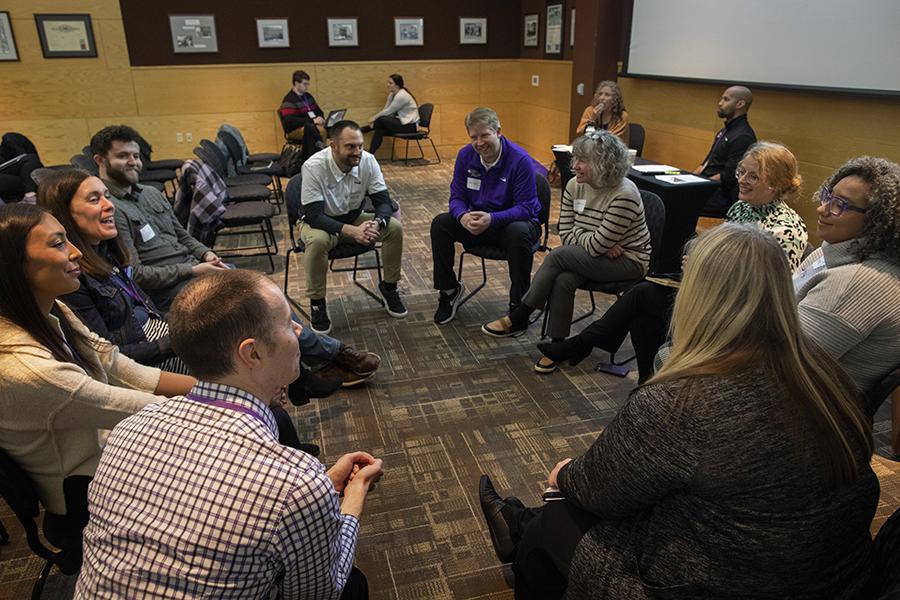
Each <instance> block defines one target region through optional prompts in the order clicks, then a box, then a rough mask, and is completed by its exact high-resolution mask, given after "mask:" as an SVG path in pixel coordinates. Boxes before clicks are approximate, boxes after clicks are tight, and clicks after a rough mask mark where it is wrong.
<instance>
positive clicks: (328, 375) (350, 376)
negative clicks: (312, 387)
mask: <svg viewBox="0 0 900 600" xmlns="http://www.w3.org/2000/svg"><path fill="white" fill-rule="evenodd" d="M374 374H375V371H372V372H370V373H366V374H364V375H358V374H356V373H354V372H353V371H351V370H350V369H345V368H344V367H342V366H340V365H338V364H335V363H331V364H330V365H326V366H324V367H322V368H321V369H319V370H318V371H316V375H318V376H319V377H323V378H325V379H329V380H330V379H332V378H339V379H340V380H341V381H342V383H341V387H345V388H348V387H353V386H355V385H359V384H361V383H362V382H363V381H365V380H366V379H368V378H369V377H371V376H372V375H374Z"/></svg>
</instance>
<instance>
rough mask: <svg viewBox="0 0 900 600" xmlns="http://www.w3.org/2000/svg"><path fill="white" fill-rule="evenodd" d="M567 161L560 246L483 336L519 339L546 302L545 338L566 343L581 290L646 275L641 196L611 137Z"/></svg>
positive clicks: (595, 136) (599, 135)
mask: <svg viewBox="0 0 900 600" xmlns="http://www.w3.org/2000/svg"><path fill="white" fill-rule="evenodd" d="M572 156H573V164H572V167H573V170H574V172H575V178H574V179H572V180H570V181H569V183H568V185H566V189H565V192H564V193H563V197H562V207H561V209H560V217H559V236H560V239H561V240H562V242H563V246H561V247H559V248H555V249H554V250H553V252H551V253H550V254H549V255H548V256H547V258H546V259H545V260H544V262H543V264H541V267H540V268H539V269H538V271H537V273H535V275H534V277H533V279H532V281H531V288H530V289H529V290H528V293H526V294H525V296H523V298H522V303H521V304H520V305H519V306H516V307H514V308H513V309H512V310H511V311H510V313H509V314H508V315H507V316H504V317H501V318H500V319H497V320H495V321H493V322H491V323H487V324H485V325H483V326H482V328H481V330H482V331H483V332H484V333H486V334H487V335H491V336H494V337H507V336H517V335H521V334H523V333H524V332H525V330H526V329H527V328H528V322H529V316H530V315H531V313H532V312H534V311H535V310H537V309H538V308H541V307H543V306H544V305H545V304H546V303H547V302H548V300H549V306H548V310H549V316H548V321H549V323H548V326H549V333H550V336H551V337H552V338H553V339H556V340H561V339H564V338H565V337H566V336H567V335H569V328H570V326H571V324H572V310H573V307H574V302H575V290H577V289H578V287H579V286H580V285H581V284H583V283H584V282H585V281H596V282H604V281H623V280H629V279H639V278H640V277H642V276H643V275H644V274H645V273H646V272H647V268H648V266H649V264H650V232H649V231H648V230H647V224H646V222H645V220H644V205H643V203H642V202H641V195H640V192H638V189H637V187H636V186H635V185H634V183H632V182H631V181H630V180H628V179H627V178H626V174H627V173H628V166H629V161H628V151H627V149H626V148H625V145H624V144H623V143H622V142H621V141H620V140H619V139H618V138H617V137H616V136H614V135H613V134H612V133H610V132H608V131H602V130H601V131H594V132H591V133H589V134H587V135H584V136H581V137H580V138H578V139H576V140H575V142H574V143H573V145H572ZM534 368H535V371H537V372H538V373H552V372H553V371H555V370H556V368H557V363H556V362H554V361H552V360H550V359H548V358H546V357H543V358H541V359H540V360H539V361H538V362H537V363H536V364H535V365H534Z"/></svg>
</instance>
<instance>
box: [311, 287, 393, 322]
mask: <svg viewBox="0 0 900 600" xmlns="http://www.w3.org/2000/svg"><path fill="white" fill-rule="evenodd" d="M378 291H379V292H381V297H382V298H384V307H385V308H386V309H387V312H388V314H389V315H391V316H392V317H394V318H396V319H402V318H403V317H405V316H406V315H407V314H408V313H409V311H408V310H406V306H404V305H403V300H401V299H400V293H399V292H397V286H396V284H395V285H393V286H391V287H388V285H387V284H386V283H385V282H383V281H382V282H381V283H379V284H378ZM313 329H315V328H313Z"/></svg>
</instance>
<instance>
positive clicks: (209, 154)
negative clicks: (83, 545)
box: [194, 139, 228, 178]
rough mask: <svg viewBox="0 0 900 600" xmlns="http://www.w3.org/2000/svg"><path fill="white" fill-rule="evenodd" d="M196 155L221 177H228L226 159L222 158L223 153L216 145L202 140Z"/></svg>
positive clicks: (195, 150) (195, 151) (196, 149)
mask: <svg viewBox="0 0 900 600" xmlns="http://www.w3.org/2000/svg"><path fill="white" fill-rule="evenodd" d="M194 154H195V155H196V156H197V158H199V159H200V160H202V161H203V162H205V163H206V164H208V165H209V166H210V167H211V168H212V170H213V171H215V172H216V174H217V175H218V176H219V177H222V178H224V177H226V176H227V173H228V169H227V167H226V166H225V159H224V158H223V157H222V151H221V150H219V148H218V146H216V145H215V143H213V142H211V141H209V140H205V139H204V140H200V145H199V146H197V147H196V148H194Z"/></svg>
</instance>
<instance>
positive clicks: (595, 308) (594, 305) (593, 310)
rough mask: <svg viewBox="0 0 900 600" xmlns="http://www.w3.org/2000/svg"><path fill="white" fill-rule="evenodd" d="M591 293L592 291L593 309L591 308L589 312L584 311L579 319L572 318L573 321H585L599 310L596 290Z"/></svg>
mask: <svg viewBox="0 0 900 600" xmlns="http://www.w3.org/2000/svg"><path fill="white" fill-rule="evenodd" d="M589 293H590V295H591V310H589V311H588V312H586V313H584V314H583V315H581V316H580V317H578V318H577V319H573V320H572V323H577V322H578V321H583V320H584V319H587V318H588V317H589V316H591V315H592V314H594V313H595V312H597V301H596V300H595V299H594V292H589Z"/></svg>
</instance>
